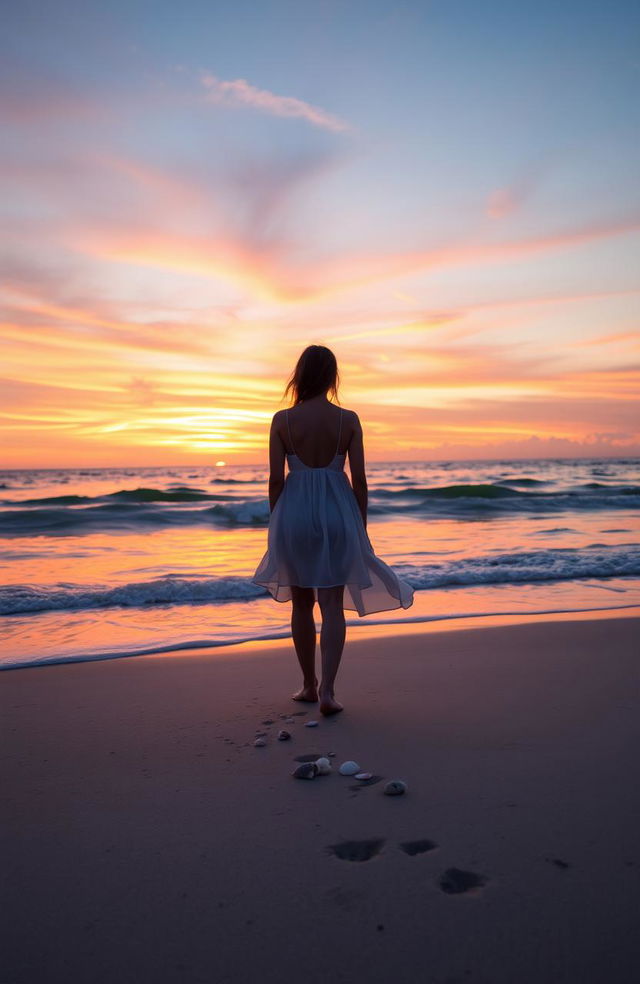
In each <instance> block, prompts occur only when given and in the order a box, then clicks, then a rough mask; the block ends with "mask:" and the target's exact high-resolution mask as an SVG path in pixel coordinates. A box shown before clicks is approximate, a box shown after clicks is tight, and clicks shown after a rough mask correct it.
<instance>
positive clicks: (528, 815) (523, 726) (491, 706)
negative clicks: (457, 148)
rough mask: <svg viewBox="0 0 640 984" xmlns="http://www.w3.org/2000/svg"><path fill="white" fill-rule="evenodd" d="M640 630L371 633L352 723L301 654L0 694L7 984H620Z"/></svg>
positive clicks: (632, 843)
mask: <svg viewBox="0 0 640 984" xmlns="http://www.w3.org/2000/svg"><path fill="white" fill-rule="evenodd" d="M639 630H640V619H637V618H618V619H598V620H590V619H584V620H576V621H559V622H550V621H534V622H532V623H529V624H523V625H509V626H500V627H491V626H490V625H488V624H486V623H485V624H484V626H483V627H481V628H477V627H474V628H472V629H460V628H458V629H456V630H455V631H446V632H444V631H443V632H434V631H431V632H429V633H425V632H422V633H420V632H416V631H413V632H411V633H406V634H401V633H398V634H396V635H394V636H389V635H384V634H382V630H380V631H379V632H378V633H377V634H376V633H371V632H369V633H368V635H367V637H361V638H359V637H358V635H357V633H353V635H352V636H351V638H350V639H349V640H348V642H347V648H346V651H345V656H344V660H343V667H342V669H341V674H340V678H339V688H338V697H339V698H340V699H341V700H342V701H343V702H344V704H345V706H346V710H345V712H344V713H343V714H342V715H339V716H337V717H335V718H332V719H322V718H320V717H319V715H318V714H317V712H316V711H315V710H314V708H313V707H312V706H310V705H300V704H298V703H295V702H293V701H291V700H290V699H289V697H288V695H289V694H290V692H291V691H292V690H293V689H294V688H295V687H296V686H297V685H298V678H297V671H296V667H295V663H294V657H293V656H292V651H291V647H290V644H287V645H282V644H281V643H279V644H273V643H272V644H267V643H264V644H252V645H247V646H236V647H230V648H228V649H221V650H217V651H215V652H212V651H208V652H205V653H202V652H194V653H186V654H180V655H179V656H176V655H171V656H155V657H137V658H131V659H126V660H124V659H123V660H113V661H108V662H98V663H84V664H75V665H69V664H68V665H58V666H49V667H40V668H35V669H21V670H13V671H8V672H5V673H3V674H1V675H0V684H1V693H2V705H1V711H2V721H3V725H2V731H3V739H4V740H3V753H2V754H3V789H4V790H5V794H6V796H5V805H4V811H3V812H4V815H5V818H4V824H3V838H4V841H3V842H4V850H3V895H4V904H3V913H4V914H3V918H2V924H3V938H4V939H3V947H2V951H3V955H2V969H1V971H0V981H1V982H3V984H27V982H28V984H49V982H65V984H69V982H72V984H76V982H81V984H84V982H87V984H89V982H90V984H102V982H104V984H107V982H108V984H116V982H118V984H120V982H122V984H128V982H135V984H145V982H152V984H164V982H167V984H169V982H201V981H202V982H208V984H211V982H214V984H224V982H233V984H235V982H254V981H255V982H256V984H258V982H259V984H271V982H273V984H275V982H278V984H281V982H283V981H285V982H286V981H291V980H300V981H304V982H307V984H309V982H312V984H315V982H325V981H345V982H346V981H350V982H351V981H356V982H359V981H363V982H368V984H378V982H380V984H382V982H385V984H387V982H394V984H405V982H406V984H409V982H411V984H413V982H433V984H440V982H441V984H445V982H446V984H458V982H460V984H462V982H467V984H468V982H472V984H485V982H487V984H488V982H491V984H502V982H504V984H528V982H535V984H562V982H572V984H573V982H576V984H577V982H581V984H584V982H602V984H617V982H625V984H626V982H629V981H631V980H632V979H635V975H636V972H637V967H638V961H639V960H640V943H639V942H638V934H637V932H636V930H637V919H638V911H639V907H638V902H639V901H640V891H639V888H640V886H639V879H640V850H639V847H638V829H639V821H640V810H639V806H640V797H639V793H638V782H637V762H638V748H639V742H638V737H639V732H640V721H639V716H638V711H637V707H638V705H637V690H638V648H639V647H638V639H639V638H640V631H639ZM300 711H302V712H305V711H306V714H305V713H303V714H299V715H298V716H296V717H295V723H294V724H292V725H287V724H284V720H283V716H285V715H288V714H290V713H291V712H300ZM309 719H319V720H320V724H319V726H318V727H317V728H315V729H312V728H305V727H304V722H305V721H306V720H309ZM280 727H287V728H288V730H290V731H291V732H292V735H293V737H292V739H291V741H289V742H278V741H276V740H275V735H276V733H277V730H278V729H279V728H280ZM261 731H262V732H266V734H267V745H266V747H264V748H254V747H253V740H254V738H255V736H256V733H257V732H261ZM330 751H331V752H335V758H334V759H333V761H334V763H336V765H337V764H339V763H340V762H341V761H343V760H344V759H355V760H356V761H357V762H359V763H360V765H361V766H362V767H363V768H364V769H366V770H368V771H370V772H372V773H374V775H376V776H381V777H383V778H384V780H385V781H386V780H387V779H392V778H399V779H403V780H405V781H406V782H407V783H408V785H409V792H408V793H407V795H406V796H404V797H398V798H389V797H386V796H384V795H383V794H382V788H383V785H384V782H382V781H381V782H377V783H374V784H372V785H369V786H366V787H362V786H360V785H359V784H358V783H357V782H356V781H355V780H353V779H349V778H345V777H342V776H340V775H338V774H336V773H335V772H334V773H332V774H331V775H329V776H324V777H319V778H316V779H314V780H313V781H302V780H294V779H292V778H291V772H292V770H293V768H294V767H295V765H296V764H297V763H296V762H295V761H294V757H295V756H300V755H304V754H316V753H317V754H321V753H326V752H330ZM407 844H409V845H410V846H409V847H408V848H407ZM403 845H404V847H403ZM336 852H337V853H336ZM340 855H342V857H340ZM368 855H371V857H370V858H369V860H349V858H351V857H355V858H361V857H367V856H368ZM450 869H458V870H459V871H463V872H469V873H471V874H472V875H475V876H477V879H478V881H479V882H480V883H481V884H479V886H478V887H476V888H472V889H471V890H470V891H466V892H459V893H452V892H448V891H445V890H443V885H442V880H443V877H444V876H445V873H447V872H450ZM462 880H463V881H464V879H462ZM471 880H473V879H471ZM455 885H456V878H455V876H451V874H449V875H448V876H446V877H445V880H444V886H445V887H447V888H451V887H452V886H453V887H455Z"/></svg>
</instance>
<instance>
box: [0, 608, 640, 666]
mask: <svg viewBox="0 0 640 984" xmlns="http://www.w3.org/2000/svg"><path fill="white" fill-rule="evenodd" d="M639 615H640V605H638V604H636V603H633V602H631V603H629V604H622V605H614V606H604V605H603V606H601V607H596V608H588V609H577V608H566V609H564V608H560V609H545V610H540V611H533V612H522V611H514V612H497V613H494V612H473V613H462V614H442V615H432V616H424V617H423V616H415V617H414V618H412V617H411V616H409V617H407V618H399V619H398V620H397V621H396V620H394V619H385V620H384V621H379V622H377V621H375V620H371V621H369V620H367V621H365V620H362V621H361V622H359V621H357V620H354V619H351V618H349V617H347V641H349V640H350V639H352V638H353V633H354V632H355V640H354V641H356V640H357V639H364V638H372V637H373V638H377V637H379V636H382V635H385V636H388V635H405V634H410V635H411V634H421V633H423V632H425V633H432V632H451V631H456V630H463V629H475V628H491V627H496V626H501V625H526V624H530V623H536V622H540V621H543V622H555V621H583V620H592V619H602V618H636V617H638V616H639ZM318 633H319V627H318ZM286 642H289V643H290V644H291V634H290V632H286V631H285V632H282V633H278V634H269V635H264V636H257V637H255V638H251V639H242V638H238V639H232V640H220V641H218V640H202V641H187V642H184V643H174V644H171V645H168V646H166V647H157V646H152V647H149V648H143V649H138V650H134V651H132V652H122V651H112V652H102V653H95V654H92V653H89V654H87V655H78V656H69V657H57V656H52V657H45V658H44V659H41V660H38V661H31V662H25V663H16V664H0V673H6V672H10V671H12V670H29V669H37V668H39V667H44V666H66V665H76V664H78V663H99V662H109V661H113V660H123V659H124V660H128V659H140V658H143V657H155V656H176V657H177V658H180V657H182V656H187V655H189V654H191V653H192V652H197V653H200V654H202V655H205V654H209V655H210V656H212V657H215V656H216V655H218V654H220V651H221V650H226V649H232V650H236V649H238V647H256V646H258V647H261V648H264V647H272V646H281V645H283V644H285V643H286Z"/></svg>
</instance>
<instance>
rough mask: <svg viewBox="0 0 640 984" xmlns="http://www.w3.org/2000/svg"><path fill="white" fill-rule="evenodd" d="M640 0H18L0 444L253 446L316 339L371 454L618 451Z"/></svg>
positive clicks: (37, 463)
mask: <svg viewBox="0 0 640 984" xmlns="http://www.w3.org/2000/svg"><path fill="white" fill-rule="evenodd" d="M639 42H640V6H638V5H637V4H634V3H630V2H629V3H627V2H617V0H613V2H610V3H609V4H607V5H605V4H602V3H601V2H598V3H593V2H591V0H565V2H564V3H562V4H557V2H555V0H554V2H549V0H539V2H538V3H537V4H535V5H533V4H522V3H513V2H512V0H511V2H507V0H504V2H492V0H487V2H483V3H478V2H477V0H473V2H470V0H459V2H457V3H455V4H452V3H450V2H447V0H434V2H429V0H408V2H402V0H399V2H394V3H392V4H390V3H382V2H378V0H329V2H322V0H315V2H313V3H310V2H304V0H296V2H289V0H265V2H261V0H251V2H249V0H233V2H228V0H206V2H205V0H184V2H183V3H181V4H175V3H173V2H167V0H153V2H151V0H146V2H143V0H126V2H123V0H110V2H109V3H108V4H106V3H102V2H101V3H96V2H93V0H83V2H69V0H56V3H53V4H52V3H49V2H48V0H40V2H33V0H22V2H21V3H20V4H19V5H18V4H13V5H11V7H6V8H5V12H4V15H3V31H2V40H0V48H1V51H0V55H1V57H0V93H1V94H0V124H1V127H2V134H3V137H2V142H1V149H0V179H1V183H2V195H1V203H0V228H1V229H2V236H1V240H0V271H1V285H0V308H1V310H0V345H1V351H2V358H1V360H0V426H1V430H2V442H1V443H2V449H3V450H2V455H1V458H0V467H5V468H10V467H15V468H21V467H43V468H45V467H46V468H57V467H82V466H94V467H97V466H120V465H165V464H167V465H168V464H172V465H173V464H182V463H185V464H187V463H193V464H207V463H211V464H215V463H216V461H219V460H224V461H226V462H227V463H229V464H235V463H238V464H246V463H253V462H256V463H259V462H261V461H263V460H266V443H267V435H268V430H269V424H270V421H271V417H272V415H273V413H274V412H275V411H276V410H278V409H280V408H281V407H283V406H284V405H285V404H284V402H283V399H282V396H283V389H284V386H285V383H286V380H287V378H288V376H289V374H290V372H291V370H292V368H293V366H294V364H295V362H296V359H297V358H298V355H299V354H300V352H301V351H302V349H303V348H304V347H305V346H306V345H308V344H311V343H318V344H325V345H328V346H330V347H331V348H332V349H333V351H334V352H335V354H336V356H337V359H338V363H339V366H340V371H341V380H342V382H341V388H340V400H341V403H342V405H343V406H346V407H349V408H351V409H354V410H356V411H357V412H358V414H359V416H360V419H361V421H362V425H363V428H364V435H365V448H366V453H367V457H368V459H369V460H371V461H375V460H379V461H383V460H387V461H391V460H398V461H400V460H442V459H452V458H469V459H472V458H476V459H477V458H480V459H482V458H506V457H509V458H513V457H515V458H531V457H574V456H576V457H579V456H599V455H607V456H627V455H638V454H640V433H639V427H638V421H639V419H640V418H639V415H638V398H639V394H640V388H639V386H638V380H639V375H640V373H639V367H640V342H639V338H640V335H639V334H638V322H639V312H640V191H639V189H640V183H639V181H638V175H640V126H639V123H640V118H639V117H640V112H639V109H638V107H639V106H640V91H639V90H640V85H639V82H640V43H639Z"/></svg>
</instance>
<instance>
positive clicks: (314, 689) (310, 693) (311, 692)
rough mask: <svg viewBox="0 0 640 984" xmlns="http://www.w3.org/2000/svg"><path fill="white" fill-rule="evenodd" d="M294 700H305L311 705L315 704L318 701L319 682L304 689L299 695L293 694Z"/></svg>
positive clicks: (299, 691)
mask: <svg viewBox="0 0 640 984" xmlns="http://www.w3.org/2000/svg"><path fill="white" fill-rule="evenodd" d="M291 697H292V699H293V700H303V701H306V702H308V703H309V704H315V703H316V701H317V699H318V681H317V680H316V682H315V683H314V684H309V686H304V687H302V689H301V690H298V692H297V693H295V694H291Z"/></svg>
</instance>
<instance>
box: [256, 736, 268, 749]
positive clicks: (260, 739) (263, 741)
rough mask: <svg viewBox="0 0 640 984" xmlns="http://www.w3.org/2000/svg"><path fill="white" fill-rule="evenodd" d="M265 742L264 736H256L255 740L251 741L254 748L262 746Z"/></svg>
mask: <svg viewBox="0 0 640 984" xmlns="http://www.w3.org/2000/svg"><path fill="white" fill-rule="evenodd" d="M266 744H267V741H266V738H256V740H255V741H254V743H253V747H254V748H264V746H265V745H266Z"/></svg>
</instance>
